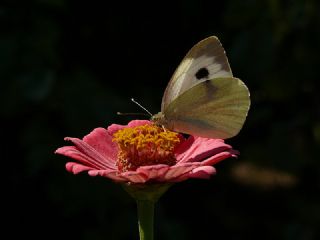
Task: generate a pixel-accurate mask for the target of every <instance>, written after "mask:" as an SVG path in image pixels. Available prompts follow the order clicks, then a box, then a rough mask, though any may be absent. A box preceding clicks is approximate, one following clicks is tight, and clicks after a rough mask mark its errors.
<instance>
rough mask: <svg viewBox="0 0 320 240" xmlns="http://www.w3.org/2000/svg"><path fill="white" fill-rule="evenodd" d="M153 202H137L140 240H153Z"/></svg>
mask: <svg viewBox="0 0 320 240" xmlns="http://www.w3.org/2000/svg"><path fill="white" fill-rule="evenodd" d="M154 204H155V203H154V201H150V200H137V207H138V221H139V235H140V240H153V216H154Z"/></svg>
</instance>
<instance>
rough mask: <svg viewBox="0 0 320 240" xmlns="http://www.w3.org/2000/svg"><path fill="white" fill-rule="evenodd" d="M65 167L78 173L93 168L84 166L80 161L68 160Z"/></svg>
mask: <svg viewBox="0 0 320 240" xmlns="http://www.w3.org/2000/svg"><path fill="white" fill-rule="evenodd" d="M66 169H67V171H68V172H72V173H73V174H78V173H80V172H83V171H88V170H91V169H93V168H92V167H88V166H84V165H82V164H80V163H75V162H68V163H67V164H66Z"/></svg>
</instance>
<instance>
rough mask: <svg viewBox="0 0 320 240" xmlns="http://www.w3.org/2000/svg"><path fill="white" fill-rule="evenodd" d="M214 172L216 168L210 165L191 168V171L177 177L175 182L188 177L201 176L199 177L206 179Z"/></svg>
mask: <svg viewBox="0 0 320 240" xmlns="http://www.w3.org/2000/svg"><path fill="white" fill-rule="evenodd" d="M215 173H216V169H215V168H214V167H212V166H200V167H197V168H195V169H193V170H192V171H191V172H189V173H186V174H184V175H182V176H180V177H179V178H177V179H176V180H175V181H176V182H181V181H184V180H187V179H189V178H201V179H208V178H210V177H211V175H213V174H215Z"/></svg>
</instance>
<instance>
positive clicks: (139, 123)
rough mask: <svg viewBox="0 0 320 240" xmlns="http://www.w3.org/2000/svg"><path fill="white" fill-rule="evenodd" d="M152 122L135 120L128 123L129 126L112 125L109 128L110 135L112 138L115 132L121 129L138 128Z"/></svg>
mask: <svg viewBox="0 0 320 240" xmlns="http://www.w3.org/2000/svg"><path fill="white" fill-rule="evenodd" d="M150 123H151V122H150V121H148V120H133V121H131V122H129V123H128V125H120V124H111V125H110V126H109V127H108V133H109V134H110V135H111V136H112V135H113V134H114V133H115V132H117V131H119V130H120V129H123V128H127V127H137V126H142V125H146V124H150Z"/></svg>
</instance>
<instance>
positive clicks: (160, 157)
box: [113, 124, 180, 172]
mask: <svg viewBox="0 0 320 240" xmlns="http://www.w3.org/2000/svg"><path fill="white" fill-rule="evenodd" d="M113 141H114V142H117V144H118V146H119V153H118V161H117V166H118V169H119V171H121V172H125V171H130V170H136V169H137V168H138V167H140V166H148V165H154V164H167V165H174V164H175V162H176V159H175V157H174V152H173V151H174V149H175V147H176V146H177V145H178V144H179V142H180V138H179V135H178V133H175V132H171V131H169V130H165V129H163V128H162V127H159V126H157V125H154V124H147V125H142V126H137V127H133V128H129V127H128V128H123V129H121V130H119V131H117V132H116V133H114V135H113Z"/></svg>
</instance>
